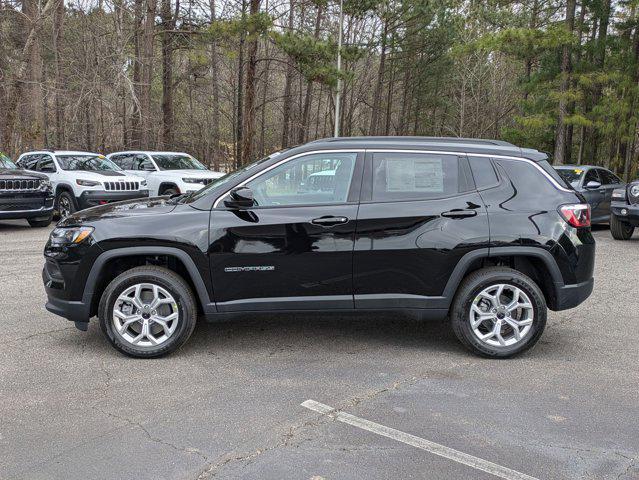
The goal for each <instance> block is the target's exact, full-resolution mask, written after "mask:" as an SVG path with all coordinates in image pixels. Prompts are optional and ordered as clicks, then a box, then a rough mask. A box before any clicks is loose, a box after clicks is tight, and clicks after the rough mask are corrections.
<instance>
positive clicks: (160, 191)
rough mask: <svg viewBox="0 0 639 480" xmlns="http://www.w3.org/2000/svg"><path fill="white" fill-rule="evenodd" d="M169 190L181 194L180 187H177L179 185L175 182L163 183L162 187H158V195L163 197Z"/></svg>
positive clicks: (161, 183)
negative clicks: (172, 189) (171, 189)
mask: <svg viewBox="0 0 639 480" xmlns="http://www.w3.org/2000/svg"><path fill="white" fill-rule="evenodd" d="M167 188H175V189H176V190H177V191H178V192H180V191H181V190H180V187H178V186H177V183H175V182H173V181H166V180H165V181H162V182H160V185H158V195H163V193H164V190H166V189H167Z"/></svg>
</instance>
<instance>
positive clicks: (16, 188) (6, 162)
mask: <svg viewBox="0 0 639 480" xmlns="http://www.w3.org/2000/svg"><path fill="white" fill-rule="evenodd" d="M52 216H53V190H52V189H51V184H50V183H49V179H48V178H47V177H46V175H41V174H39V173H34V172H27V171H24V170H20V169H18V167H16V165H15V164H14V163H13V162H12V161H11V159H10V158H9V157H7V156H6V155H4V154H3V153H1V152H0V220H8V219H20V218H24V219H26V220H27V221H28V222H29V225H31V226H32V227H46V226H48V225H49V224H50V223H51V218H52Z"/></svg>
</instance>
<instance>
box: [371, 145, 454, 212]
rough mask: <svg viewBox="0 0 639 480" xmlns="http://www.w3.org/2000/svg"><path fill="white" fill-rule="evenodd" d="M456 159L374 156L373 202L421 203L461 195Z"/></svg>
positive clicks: (417, 155)
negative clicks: (405, 201) (402, 201)
mask: <svg viewBox="0 0 639 480" xmlns="http://www.w3.org/2000/svg"><path fill="white" fill-rule="evenodd" d="M458 164H459V162H458V158H457V157H456V156H453V155H443V154H442V155H439V154H431V153H394V152H388V153H386V152H384V153H375V154H374V155H373V200H374V201H382V202H383V201H392V200H422V199H428V198H440V197H446V196H450V195H455V194H457V193H459V165H458Z"/></svg>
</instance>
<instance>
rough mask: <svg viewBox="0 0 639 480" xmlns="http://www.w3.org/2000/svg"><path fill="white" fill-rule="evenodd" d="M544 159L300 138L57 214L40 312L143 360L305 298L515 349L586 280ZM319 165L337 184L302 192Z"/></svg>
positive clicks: (581, 211) (578, 201)
mask: <svg viewBox="0 0 639 480" xmlns="http://www.w3.org/2000/svg"><path fill="white" fill-rule="evenodd" d="M546 158H547V157H546V155H545V154H543V153H541V152H538V151H536V150H528V149H521V148H518V147H515V146H513V145H508V144H506V145H504V144H503V143H499V144H495V143H493V142H491V141H486V140H476V141H474V142H471V141H465V142H462V141H455V139H419V138H414V137H410V138H406V139H402V138H392V137H391V138H385V137H361V138H344V139H329V140H323V141H316V142H311V143H308V144H306V145H302V146H299V147H296V148H293V149H291V150H287V151H286V152H283V153H279V154H275V155H271V156H270V157H267V158H265V159H262V160H259V161H257V162H255V163H253V164H250V165H247V166H245V167H244V168H242V169H241V170H238V171H237V172H234V173H232V174H229V175H227V176H225V177H224V178H221V179H219V180H218V181H217V182H213V183H211V184H209V185H208V186H207V187H206V188H204V189H202V190H200V191H198V192H196V193H195V194H192V195H184V196H181V197H173V198H153V199H149V200H147V201H144V202H139V201H138V202H128V203H122V204H117V205H106V206H104V207H98V208H95V209H92V210H91V211H87V212H86V213H82V212H79V213H77V214H75V215H73V216H70V217H68V218H66V219H65V220H64V221H62V222H60V223H59V224H58V228H56V229H55V230H54V231H53V232H52V234H51V237H50V239H49V242H48V243H47V245H46V248H45V257H46V264H45V268H44V271H43V278H44V281H45V286H46V290H47V295H48V303H47V305H46V307H47V309H48V310H49V311H51V312H53V313H56V314H58V315H61V316H63V317H66V318H68V319H70V320H73V321H74V322H75V324H76V326H77V327H78V328H80V329H86V326H87V322H88V320H89V318H90V317H92V316H94V315H98V316H99V317H100V325H101V328H102V330H103V332H104V333H105V335H106V336H107V338H108V339H109V340H110V342H111V343H112V344H113V345H114V346H115V347H116V348H117V349H119V350H120V351H122V352H124V353H126V354H128V355H133V356H139V357H154V356H159V355H163V354H166V353H168V352H171V351H173V350H175V349H176V348H178V347H179V346H180V345H182V344H183V343H184V342H185V341H186V340H187V338H188V337H189V335H190V334H191V332H192V331H193V326H194V323H195V319H196V315H197V314H198V312H200V313H201V314H203V316H204V317H206V318H207V319H208V320H215V319H217V318H219V316H220V315H227V314H229V313H237V312H243V313H251V314H254V313H255V312H260V311H261V312H273V311H278V312H283V311H299V310H305V311H312V310H322V311H333V312H352V311H358V310H359V311H362V310H363V311H366V310H386V311H391V310H402V311H406V310H410V311H413V312H417V313H419V314H420V315H421V316H422V317H424V318H429V319H443V318H445V317H446V316H449V317H450V319H451V322H452V325H453V329H454V331H455V333H456V335H457V336H458V338H459V339H460V341H461V342H462V343H463V344H464V345H465V346H466V347H468V348H469V349H471V350H472V351H474V352H476V353H478V354H481V355H485V356H489V357H499V358H501V357H508V356H512V355H515V354H517V353H520V352H522V351H524V350H526V349H527V348H530V347H531V346H532V345H534V344H535V343H536V342H537V340H538V339H539V337H540V335H541V333H542V332H543V329H544V327H545V323H546V311H547V308H550V309H553V310H563V309H567V308H572V307H574V306H576V305H578V304H580V303H581V302H583V301H584V300H585V299H586V298H587V297H588V296H589V295H590V293H591V292H592V288H593V277H592V275H593V268H594V248H595V245H594V239H593V237H592V235H591V232H590V217H589V213H590V210H589V207H588V205H587V204H586V203H585V200H584V197H583V196H582V195H581V194H580V193H577V192H575V191H574V190H572V189H570V188H568V187H567V186H565V184H564V183H563V181H562V179H561V177H560V176H559V175H558V174H557V172H556V171H555V170H554V169H553V168H552V167H551V166H550V164H549V163H548V162H547V160H546ZM321 171H334V174H333V175H330V176H332V177H333V178H334V181H333V182H332V187H331V188H330V189H321V190H308V189H304V188H302V184H303V183H304V182H305V181H306V180H307V179H308V178H309V176H310V175H313V174H316V173H318V172H321ZM489 220H490V228H489ZM141 239H143V240H141Z"/></svg>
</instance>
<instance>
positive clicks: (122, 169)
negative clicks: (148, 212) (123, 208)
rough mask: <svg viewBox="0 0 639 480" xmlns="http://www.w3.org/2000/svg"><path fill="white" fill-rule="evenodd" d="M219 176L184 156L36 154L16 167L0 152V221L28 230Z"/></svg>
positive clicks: (25, 156)
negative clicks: (24, 223) (56, 217)
mask: <svg viewBox="0 0 639 480" xmlns="http://www.w3.org/2000/svg"><path fill="white" fill-rule="evenodd" d="M222 175H223V174H222V173H220V172H213V171H210V170H209V169H207V168H206V167H205V166H204V165H202V163H200V162H199V161H198V160H196V159H195V158H194V157H192V156H191V155H189V154H187V153H181V152H149V151H126V152H115V153H111V154H109V155H106V156H104V155H100V154H97V153H92V152H79V151H63V150H39V151H32V152H26V153H23V154H22V155H20V157H19V158H18V159H17V161H16V162H15V164H14V163H13V162H12V161H11V160H10V159H9V158H8V157H7V156H5V155H2V154H0V219H14V218H25V219H27V220H28V221H29V224H30V225H31V226H33V227H43V226H47V225H49V224H50V223H51V220H52V218H53V213H54V211H57V212H58V213H59V214H60V216H61V217H66V216H68V215H70V214H72V213H74V212H76V211H78V210H83V209H85V208H89V207H93V206H97V205H104V204H107V203H111V202H115V201H120V200H130V199H136V198H144V197H149V196H159V195H173V194H176V193H188V192H193V191H197V190H199V189H200V188H202V187H203V186H205V185H208V184H209V183H211V182H212V181H213V180H215V179H216V178H219V177H221V176H222Z"/></svg>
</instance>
